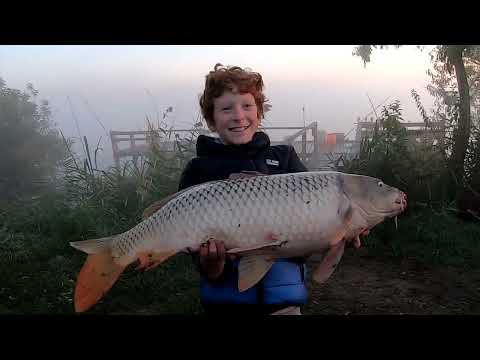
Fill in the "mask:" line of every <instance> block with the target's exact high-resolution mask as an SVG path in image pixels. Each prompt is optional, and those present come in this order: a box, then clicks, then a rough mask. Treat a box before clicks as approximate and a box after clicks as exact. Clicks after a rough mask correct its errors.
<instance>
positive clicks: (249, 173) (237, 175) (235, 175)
mask: <svg viewBox="0 0 480 360" xmlns="http://www.w3.org/2000/svg"><path fill="white" fill-rule="evenodd" d="M254 176H267V174H264V173H261V172H258V171H246V170H245V171H241V172H239V173H232V174H230V176H229V177H228V179H229V180H236V179H244V178H249V177H254Z"/></svg>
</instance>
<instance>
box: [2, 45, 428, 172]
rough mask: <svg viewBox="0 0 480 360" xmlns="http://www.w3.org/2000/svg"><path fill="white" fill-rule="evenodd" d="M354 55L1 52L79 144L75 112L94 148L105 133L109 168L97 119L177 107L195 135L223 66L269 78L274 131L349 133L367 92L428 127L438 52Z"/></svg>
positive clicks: (307, 50) (112, 124) (313, 50)
mask: <svg viewBox="0 0 480 360" xmlns="http://www.w3.org/2000/svg"><path fill="white" fill-rule="evenodd" d="M353 48H354V45H351V46H346V45H342V46H320V45H316V46H259V45H256V46H200V45H196V46H105V45H98V46H81V45H79V46H45V45H44V46H42V45H39V46H0V77H1V78H3V79H4V80H5V81H6V83H7V86H9V87H12V88H17V89H22V90H23V89H25V86H26V84H27V83H28V82H31V83H33V85H34V87H35V88H36V89H37V90H39V98H40V99H46V100H48V101H49V102H50V104H51V107H52V109H53V120H54V121H55V122H56V123H57V124H58V127H59V128H61V129H62V131H63V133H64V134H65V135H66V136H68V137H78V131H77V129H76V126H75V123H74V120H73V115H72V111H73V113H74V114H75V115H76V117H77V118H78V120H79V126H80V131H81V135H82V136H83V135H85V136H87V137H88V139H89V142H90V143H91V144H96V143H97V142H98V140H99V138H100V136H102V140H101V144H102V146H103V148H104V149H105V152H104V160H105V161H107V162H110V161H111V144H110V141H109V138H108V137H107V134H106V133H105V131H104V130H103V128H102V126H101V125H100V124H99V122H98V120H97V119H99V120H100V121H101V123H102V124H103V126H105V128H106V130H107V132H108V131H109V130H144V129H145V117H146V116H147V115H148V116H149V117H150V118H151V119H156V118H157V116H158V114H159V115H160V116H161V114H162V112H163V110H164V109H166V108H167V107H169V106H172V107H173V109H174V111H173V113H172V114H170V116H169V118H168V123H169V124H170V125H171V124H173V125H175V128H189V127H190V126H191V125H192V124H193V123H195V122H196V121H198V119H199V117H198V116H199V105H198V96H199V94H200V92H201V91H202V89H203V85H204V81H205V75H206V74H207V73H208V71H210V70H211V69H212V68H213V66H214V65H215V63H217V62H220V63H223V64H224V65H239V66H242V67H250V68H251V69H252V70H254V71H258V72H260V73H261V74H262V76H263V78H264V82H265V85H266V89H265V94H266V96H267V98H268V99H270V103H271V104H272V110H271V111H270V112H268V113H267V114H266V118H265V125H266V126H302V125H303V119H304V118H305V122H306V123H307V124H308V123H310V122H312V121H317V122H318V123H319V127H320V128H322V129H324V130H326V131H328V132H344V133H347V132H349V131H350V130H352V129H353V128H354V126H355V125H354V123H355V121H356V119H357V117H364V116H365V115H367V114H368V113H370V112H371V111H372V108H371V105H370V102H369V100H368V97H367V95H366V94H367V93H368V95H369V96H370V98H371V99H372V101H373V103H374V104H375V105H377V104H379V103H380V102H382V101H384V100H385V99H386V98H388V97H389V99H388V101H387V102H386V103H385V104H388V103H390V102H392V101H393V100H396V99H398V100H400V102H401V107H402V109H403V110H404V111H403V116H404V118H405V120H407V121H421V117H420V115H419V113H418V111H417V109H416V107H415V103H414V101H413V99H412V97H411V96H410V90H411V89H415V90H416V91H417V92H418V93H419V95H420V96H421V99H422V102H423V104H424V106H425V108H426V109H429V108H430V107H431V104H432V102H433V100H432V99H431V97H430V96H429V94H428V92H427V91H426V86H427V85H428V83H429V78H428V76H427V74H426V71H427V69H429V68H430V66H431V65H430V58H429V55H428V50H424V51H423V52H421V51H420V50H418V49H417V48H416V47H414V46H404V47H402V48H400V49H393V48H389V49H388V50H376V51H374V53H373V55H372V57H371V60H372V61H371V62H370V63H369V64H367V66H366V68H365V67H364V66H363V62H362V60H361V59H360V58H359V57H354V56H352V51H353ZM429 48H432V47H429ZM67 96H68V97H69V99H70V102H71V103H69V102H68V101H67ZM385 104H384V105H385ZM303 106H304V107H305V112H304V113H302V107H303ZM370 116H371V115H370ZM352 134H353V132H352ZM273 136H275V135H273ZM91 146H92V145H91Z"/></svg>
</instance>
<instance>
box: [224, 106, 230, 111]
mask: <svg viewBox="0 0 480 360" xmlns="http://www.w3.org/2000/svg"><path fill="white" fill-rule="evenodd" d="M231 109H232V108H231V107H230V106H227V107H224V108H222V111H228V110H231Z"/></svg>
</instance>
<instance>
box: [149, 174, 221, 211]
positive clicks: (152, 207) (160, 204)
mask: <svg viewBox="0 0 480 360" xmlns="http://www.w3.org/2000/svg"><path fill="white" fill-rule="evenodd" d="M214 182H216V181H215V180H214V181H207V182H204V183H201V184H197V185H192V186H190V187H187V188H185V189H183V190H180V191H177V192H176V193H173V194H171V195H168V196H165V197H164V198H163V199H160V200H158V201H155V202H154V203H153V204H151V205H150V206H149V207H147V208H146V209H145V210H144V211H143V219H144V220H145V219H146V218H148V217H150V216H152V215H153V214H155V213H156V212H157V211H158V210H160V208H162V207H163V206H165V204H167V203H168V202H169V201H170V200H172V199H175V198H176V197H177V196H179V195H181V194H183V193H184V192H185V191H187V190H191V189H193V188H195V187H200V186H205V185H206V184H210V183H214Z"/></svg>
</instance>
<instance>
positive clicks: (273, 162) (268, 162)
mask: <svg viewBox="0 0 480 360" xmlns="http://www.w3.org/2000/svg"><path fill="white" fill-rule="evenodd" d="M266 162H267V165H273V166H278V165H280V162H278V161H277V160H270V159H266Z"/></svg>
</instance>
